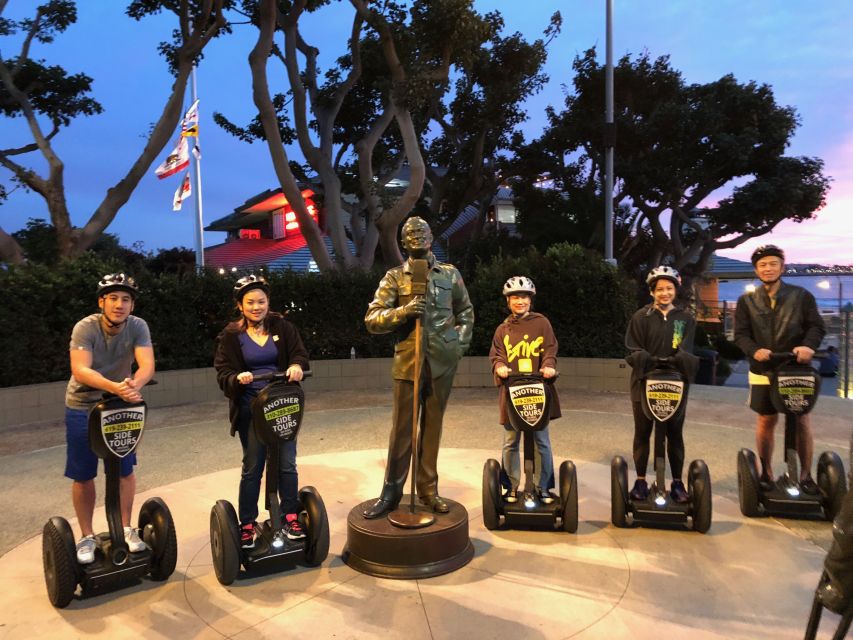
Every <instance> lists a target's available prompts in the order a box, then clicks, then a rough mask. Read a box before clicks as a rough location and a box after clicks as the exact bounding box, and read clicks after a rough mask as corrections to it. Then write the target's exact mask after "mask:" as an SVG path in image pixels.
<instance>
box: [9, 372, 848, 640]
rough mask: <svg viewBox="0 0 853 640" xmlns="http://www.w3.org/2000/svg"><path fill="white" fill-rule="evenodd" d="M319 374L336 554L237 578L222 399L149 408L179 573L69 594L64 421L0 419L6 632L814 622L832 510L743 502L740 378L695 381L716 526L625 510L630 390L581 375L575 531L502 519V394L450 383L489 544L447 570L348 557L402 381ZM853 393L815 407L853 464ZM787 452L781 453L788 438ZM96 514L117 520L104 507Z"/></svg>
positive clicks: (439, 634) (455, 422)
mask: <svg viewBox="0 0 853 640" xmlns="http://www.w3.org/2000/svg"><path fill="white" fill-rule="evenodd" d="M309 385H310V382H309ZM307 388H308V391H307V393H308V406H307V412H306V418H305V423H304V424H303V431H302V433H301V434H300V443H299V464H300V480H301V484H303V485H304V484H313V485H314V486H316V487H317V488H318V489H319V490H320V493H321V494H322V495H323V498H324V500H325V503H326V507H327V509H328V512H329V518H330V523H331V532H332V545H331V552H330V555H329V558H328V559H327V560H326V562H324V563H323V565H322V566H321V567H320V568H318V569H306V568H300V569H297V570H295V571H291V572H286V573H281V574H275V575H270V576H265V577H255V578H246V579H240V580H238V581H237V583H235V584H234V585H232V586H231V587H229V588H227V589H226V588H224V587H222V586H221V585H219V584H218V582H217V581H216V578H215V576H214V573H213V569H212V565H211V560H210V549H209V540H208V530H207V523H208V513H209V510H210V507H211V506H212V504H213V502H214V501H215V500H216V499H218V498H227V499H230V500H232V501H235V502H236V489H237V479H238V477H239V469H238V467H239V459H240V448H239V443H238V442H237V441H236V440H232V439H231V438H229V437H228V435H227V406H226V404H225V402H224V400H223V401H222V402H219V403H204V404H197V405H185V406H178V407H173V408H170V409H160V410H157V411H152V414H151V418H150V422H149V426H148V428H147V429H146V434H145V436H144V441H143V443H142V445H141V449H140V454H139V458H140V467H139V471H138V479H139V486H138V489H139V493H140V496H139V499H138V502H137V506H138V505H139V504H141V503H142V500H143V499H144V498H145V497H148V496H151V495H160V496H162V497H163V498H164V499H165V500H166V501H167V503H168V504H169V506H170V509H171V510H172V513H173V514H174V516H175V519H176V528H177V531H178V541H179V560H178V569H177V571H176V572H175V574H174V575H173V576H172V577H171V578H170V580H169V581H167V582H166V583H165V584H157V583H151V582H147V581H145V582H143V583H142V584H141V585H138V586H134V587H130V588H129V589H125V590H123V591H118V592H115V593H113V594H109V595H104V596H99V597H96V598H91V599H84V600H75V601H73V602H72V603H71V605H70V606H69V607H68V608H67V609H65V610H62V611H57V610H54V609H53V608H52V607H51V606H50V604H49V603H48V600H47V597H46V594H45V592H44V581H43V577H42V570H41V557H40V545H41V541H40V535H39V534H40V531H41V527H42V526H43V524H44V522H45V521H46V520H47V519H48V518H49V517H50V516H52V515H57V514H63V515H65V516H66V517H69V516H70V515H71V513H70V512H71V506H70V499H69V487H68V481H67V479H65V478H64V477H62V468H63V464H64V455H65V452H64V433H63V428H62V425H61V423H60V422H56V423H44V424H39V425H28V426H23V427H16V428H13V429H5V430H3V431H2V432H0V508H2V512H3V513H4V514H6V517H5V518H4V522H3V524H2V525H0V527H2V529H0V554H3V555H2V557H0V581H2V586H3V588H4V593H5V594H6V595H5V596H4V601H5V602H4V606H3V607H2V613H0V637H8V638H17V637H27V638H33V637H48V636H51V637H99V636H102V637H106V636H107V635H109V636H110V637H125V636H136V637H140V636H141V637H162V636H168V637H217V638H221V637H248V635H249V634H251V635H254V636H257V635H260V636H262V637H267V636H273V635H281V634H282V633H287V632H289V631H293V632H296V633H300V634H302V635H304V634H305V633H308V634H309V635H310V636H311V637H323V638H324V637H338V638H340V637H373V636H377V635H383V636H386V637H406V638H421V637H423V638H450V637H457V636H460V635H463V634H464V635H468V636H470V637H472V638H480V637H490V638H509V637H525V638H568V637H577V638H599V637H601V638H604V637H607V638H621V637H631V638H646V637H656V636H658V635H660V634H666V635H669V636H670V637H682V636H685V635H687V634H688V633H689V634H690V636H691V637H694V638H760V637H768V638H769V637H773V638H796V637H801V636H802V633H803V631H804V629H805V623H806V618H807V617H808V611H809V607H810V601H811V594H812V592H813V589H814V586H815V584H816V583H817V578H818V576H819V574H820V570H821V566H822V561H823V558H824V556H825V552H826V549H828V547H829V545H830V544H831V525H830V523H828V522H821V521H800V520H783V519H776V518H761V519H753V520H750V519H746V518H743V517H742V516H741V515H740V513H739V510H738V507H737V488H736V481H737V480H736V467H735V455H736V452H737V451H738V449H740V448H741V447H743V446H747V447H750V448H754V436H753V422H754V417H753V415H752V414H751V413H750V411H749V410H748V409H747V407H746V406H745V400H746V392H745V390H741V389H728V388H719V387H703V386H694V387H693V389H692V390H691V401H690V406H689V407H688V416H687V423H686V426H685V441H686V448H687V460H688V461H689V460H692V459H694V458H703V459H704V460H705V461H706V462H707V464H708V466H709V468H710V471H711V476H712V481H713V491H714V524H713V526H712V528H711V530H710V532H709V533H708V534H707V535H705V536H702V535H700V534H696V533H693V532H681V531H663V530H657V529H642V528H637V529H616V528H614V527H613V526H612V525H610V523H609V514H610V495H609V494H610V482H609V463H610V459H611V458H612V456H613V455H614V454H617V453H620V454H622V455H624V456H626V457H630V447H631V434H632V421H631V417H630V405H629V402H628V397H627V394H616V393H610V394H607V393H584V392H578V391H561V401H562V405H563V408H564V417H563V418H562V419H561V420H558V421H555V422H554V423H553V424H552V429H551V433H552V444H553V448H554V458H555V463H556V464H559V462H560V461H561V460H563V459H566V458H571V459H573V460H574V461H575V462H576V464H577V465H578V475H579V492H580V521H581V524H580V527H579V531H578V533H577V534H576V535H569V534H565V533H559V532H540V531H508V530H502V531H493V532H490V531H487V530H486V529H485V527H484V526H483V524H482V518H481V504H480V502H481V499H480V477H481V470H482V465H483V462H484V460H485V459H486V458H487V457H496V458H497V457H499V447H500V442H501V433H500V430H499V427H498V426H497V425H496V415H497V414H496V392H495V390H494V389H456V390H454V392H453V395H452V397H451V400H450V406H449V408H448V412H447V416H446V421H445V429H444V436H443V443H442V451H441V457H440V461H439V469H440V472H441V490H442V493H443V494H445V495H447V497H449V498H452V499H454V500H456V501H458V502H461V503H462V504H463V505H465V506H466V507H467V509H468V512H469V516H470V535H471V538H472V541H473V543H474V546H475V549H476V555H475V558H474V560H473V561H472V562H471V564H469V565H468V566H467V567H465V568H463V569H460V570H459V571H457V572H454V573H452V574H449V575H447V576H442V577H437V578H431V579H427V580H416V581H403V582H398V581H391V580H383V579H378V578H372V577H369V576H364V575H362V574H359V573H357V572H355V571H353V570H352V569H350V568H349V567H347V566H346V565H344V564H343V563H342V561H341V558H340V554H341V551H342V549H343V545H344V543H345V540H346V514H347V513H348V511H349V509H350V508H352V506H353V505H355V504H357V503H358V502H361V501H362V500H365V499H367V498H370V497H372V496H374V495H375V493H376V492H377V491H378V489H379V488H380V485H381V480H382V474H383V466H384V449H385V447H386V445H387V437H388V429H389V425H390V413H391V397H390V393H388V392H334V393H333V392H322V393H320V392H317V393H312V392H311V391H310V386H307ZM851 407H853V405H851V404H850V402H849V401H844V400H840V399H837V398H826V397H822V398H821V400H820V403H819V405H818V407H817V409H816V410H815V413H814V425H815V436H816V447H815V450H816V454H819V453H820V452H821V451H824V450H826V449H831V450H835V451H837V452H838V453H839V454H840V455H841V456H842V459H843V460H845V464H846V461H847V460H848V459H849V456H848V453H849V452H848V444H849V441H850V434H851V430H853V417H851V413H853V412H851V410H850V409H851ZM781 431H782V430H781V429H779V443H780V444H779V447H778V449H781ZM776 458H777V463H776V464H777V468H779V467H780V465H781V463H780V462H779V461H778V460H779V458H781V452H780V451H777V456H776ZM631 478H632V479H633V473H631ZM101 493H102V492H101ZM97 515H98V523H99V524H100V526H101V527H104V526H105V525H104V519H103V516H102V510H101V509H99V510H98V514H97ZM72 525H76V523H75V522H73V521H72ZM472 587H473V588H472ZM824 618H825V620H824V625H823V629H824V634H822V636H821V637H829V633H830V629H832V628H834V624H836V623H837V617H836V616H832V615H831V614H824Z"/></svg>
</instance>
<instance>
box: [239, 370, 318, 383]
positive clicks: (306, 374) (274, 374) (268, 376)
mask: <svg viewBox="0 0 853 640" xmlns="http://www.w3.org/2000/svg"><path fill="white" fill-rule="evenodd" d="M312 375H313V374H312V373H311V369H306V370H305V371H303V372H302V379H303V380H305V378H310V377H311V376H312ZM252 378H253V379H254V380H258V381H260V382H263V381H265V380H287V371H270V372H269V373H259V374H258V375H256V376H255V375H253V376H252Z"/></svg>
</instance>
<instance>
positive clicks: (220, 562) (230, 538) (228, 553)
mask: <svg viewBox="0 0 853 640" xmlns="http://www.w3.org/2000/svg"><path fill="white" fill-rule="evenodd" d="M210 552H211V555H212V556H213V570H214V571H215V572H216V579H217V580H219V583H220V584H224V585H226V586H227V585H229V584H231V583H232V582H234V580H236V579H237V574H238V573H239V572H240V527H239V524H238V522H237V513H236V512H235V511H234V507H233V505H232V504H231V503H230V502H228V501H227V500H217V501H216V504H215V505H213V509H211V510H210Z"/></svg>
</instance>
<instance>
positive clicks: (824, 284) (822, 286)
mask: <svg viewBox="0 0 853 640" xmlns="http://www.w3.org/2000/svg"><path fill="white" fill-rule="evenodd" d="M835 277H836V278H837V279H838V313H839V314H840V313H841V310H842V309H841V308H842V306H843V303H844V281H843V280H842V279H841V276H835ZM817 286H818V288H820V289H824V290H825V291H829V289H830V288H831V287H832V283H830V281H829V280H821V281H820V282H818V283H817Z"/></svg>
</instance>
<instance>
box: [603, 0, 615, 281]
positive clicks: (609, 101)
mask: <svg viewBox="0 0 853 640" xmlns="http://www.w3.org/2000/svg"><path fill="white" fill-rule="evenodd" d="M606 27H607V35H606V41H605V46H606V60H605V67H604V97H605V107H604V109H605V115H604V260H605V261H606V262H609V263H610V264H613V265H615V264H616V260H615V258H614V257H613V147H614V145H615V144H616V135H615V127H614V124H613V0H607V25H606Z"/></svg>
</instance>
